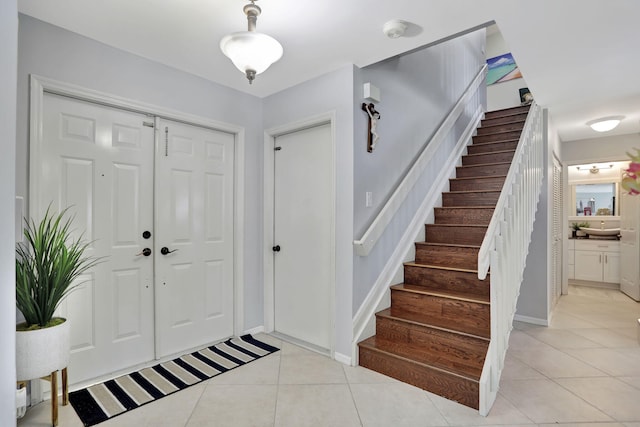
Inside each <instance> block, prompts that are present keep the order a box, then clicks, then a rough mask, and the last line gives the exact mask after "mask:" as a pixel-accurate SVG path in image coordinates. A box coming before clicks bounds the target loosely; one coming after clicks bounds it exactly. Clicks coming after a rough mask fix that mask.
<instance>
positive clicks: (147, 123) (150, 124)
mask: <svg viewBox="0 0 640 427" xmlns="http://www.w3.org/2000/svg"><path fill="white" fill-rule="evenodd" d="M142 126H146V127H148V128H152V127H153V122H142Z"/></svg>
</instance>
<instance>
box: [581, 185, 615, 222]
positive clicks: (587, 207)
mask: <svg viewBox="0 0 640 427" xmlns="http://www.w3.org/2000/svg"><path fill="white" fill-rule="evenodd" d="M573 187H574V191H575V200H576V202H575V211H574V215H575V216H594V215H595V216H613V215H618V211H619V208H618V206H617V205H616V201H617V200H618V197H617V195H618V191H617V183H615V182H607V183H598V184H576V185H575V186H573Z"/></svg>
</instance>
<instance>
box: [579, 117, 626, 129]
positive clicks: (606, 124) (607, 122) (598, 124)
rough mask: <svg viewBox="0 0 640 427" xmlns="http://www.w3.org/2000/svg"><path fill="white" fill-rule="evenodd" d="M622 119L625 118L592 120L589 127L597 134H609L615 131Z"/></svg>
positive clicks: (588, 123)
mask: <svg viewBox="0 0 640 427" xmlns="http://www.w3.org/2000/svg"><path fill="white" fill-rule="evenodd" d="M622 119H624V116H610V117H603V118H601V119H596V120H591V121H590V122H587V125H589V126H590V127H591V129H593V130H595V131H596V132H608V131H610V130H613V129H615V128H616V126H618V125H619V124H620V122H621V121H622Z"/></svg>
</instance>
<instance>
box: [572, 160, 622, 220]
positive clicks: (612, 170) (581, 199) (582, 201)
mask: <svg viewBox="0 0 640 427" xmlns="http://www.w3.org/2000/svg"><path fill="white" fill-rule="evenodd" d="M627 167H628V162H611V163H593V164H586V165H574V166H569V168H568V172H569V176H568V178H569V197H568V199H569V200H567V202H568V203H567V208H568V214H569V218H570V219H571V218H574V219H578V218H579V217H594V216H596V217H608V218H611V217H613V216H616V217H617V216H618V215H620V179H621V177H622V172H623V170H624V169H626V168H627Z"/></svg>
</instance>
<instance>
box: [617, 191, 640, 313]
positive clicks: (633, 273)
mask: <svg viewBox="0 0 640 427" xmlns="http://www.w3.org/2000/svg"><path fill="white" fill-rule="evenodd" d="M621 199H622V200H621V202H622V203H621V204H620V208H621V211H620V290H621V291H622V292H624V293H625V294H627V295H629V296H630V297H631V298H633V299H634V300H636V301H640V247H639V246H640V245H639V244H640V236H639V234H640V230H638V228H640V196H630V195H628V194H626V193H624V190H622V197H621Z"/></svg>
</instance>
